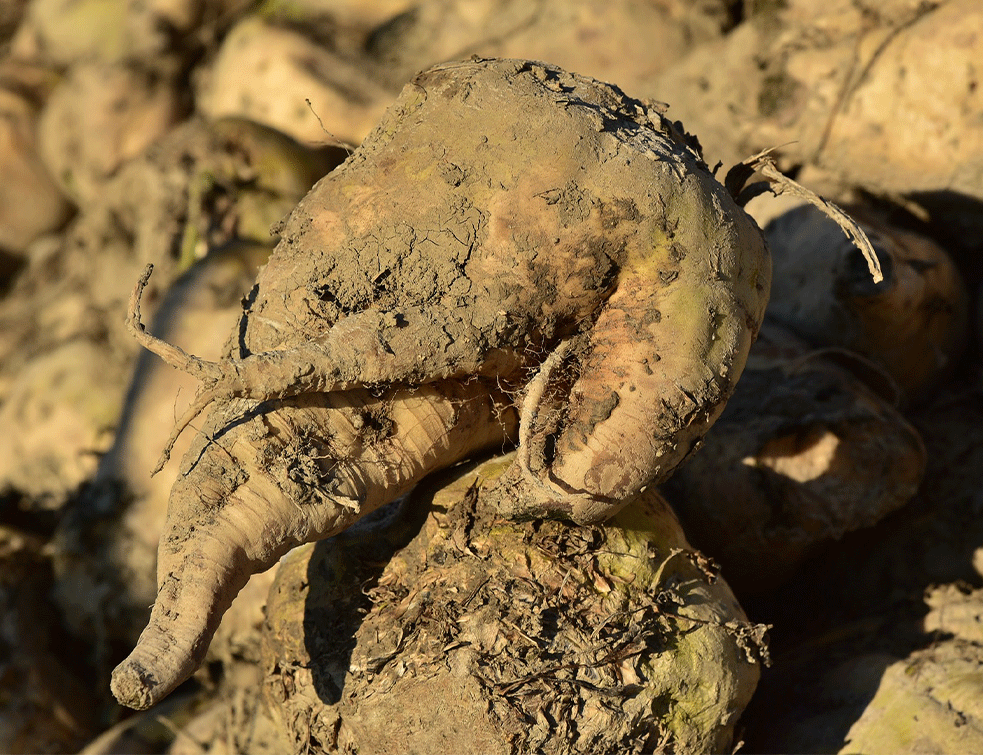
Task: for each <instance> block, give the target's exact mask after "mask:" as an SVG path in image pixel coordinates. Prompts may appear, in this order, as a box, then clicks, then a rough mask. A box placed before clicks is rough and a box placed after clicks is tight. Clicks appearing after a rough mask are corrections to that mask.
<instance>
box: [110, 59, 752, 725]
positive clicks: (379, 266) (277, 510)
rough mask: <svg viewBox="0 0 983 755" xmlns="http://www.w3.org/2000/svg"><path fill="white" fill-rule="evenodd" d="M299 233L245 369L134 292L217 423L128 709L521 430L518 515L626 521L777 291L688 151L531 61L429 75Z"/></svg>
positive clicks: (595, 91) (315, 193)
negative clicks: (270, 589)
mask: <svg viewBox="0 0 983 755" xmlns="http://www.w3.org/2000/svg"><path fill="white" fill-rule="evenodd" d="M278 233H279V235H280V237H281V242H280V244H279V246H278V247H277V249H276V251H275V252H274V254H273V256H272V257H271V258H270V262H269V264H268V265H267V266H266V268H265V269H264V270H263V272H262V273H261V274H260V276H259V279H258V281H257V285H256V288H255V289H254V292H253V295H252V296H251V297H250V300H249V303H248V308H247V311H246V312H245V314H244V315H243V318H242V320H241V322H240V324H239V326H238V328H237V329H236V331H235V333H234V336H233V340H232V341H231V344H232V348H231V350H230V353H229V354H228V356H227V358H226V359H225V360H223V361H222V362H219V363H211V362H204V361H202V360H200V359H198V358H197V357H193V356H189V355H187V354H185V353H184V352H183V351H181V350H180V349H177V348H175V347H173V346H170V345H168V344H165V343H163V342H161V341H158V340H156V339H154V338H153V337H152V336H149V335H148V334H146V333H145V332H144V331H143V326H142V325H141V324H140V321H139V293H140V287H138V289H137V291H136V293H135V297H134V300H133V303H132V307H131V318H130V321H131V323H132V324H133V330H134V332H135V333H136V335H137V336H138V338H140V339H141V341H142V342H143V343H144V344H145V345H147V346H148V348H150V349H151V350H154V351H156V352H157V353H159V354H161V356H163V357H164V358H165V359H167V360H168V361H170V362H171V363H172V364H175V365H176V366H179V367H181V368H182V369H185V370H187V371H189V372H191V373H192V374H194V375H196V376H197V377H199V378H201V379H202V380H203V381H204V388H203V390H202V392H201V394H200V395H199V397H198V398H197V399H196V401H195V402H194V403H193V405H192V407H191V409H189V411H188V413H186V414H185V416H184V417H183V418H182V419H181V420H180V421H179V422H178V425H177V429H176V432H177V433H179V432H180V431H181V429H183V428H184V427H186V426H187V424H188V423H190V422H191V421H192V420H193V419H194V417H195V416H197V414H198V413H200V412H201V411H203V410H204V409H205V408H207V407H208V406H209V405H210V404H212V403H213V402H215V404H216V407H215V409H214V410H213V411H212V413H211V415H210V417H209V419H208V420H207V421H206V423H205V435H203V436H202V437H201V439H200V440H199V442H196V443H195V444H194V447H193V448H192V450H191V451H190V452H189V455H188V456H186V457H185V461H184V464H183V473H184V475H185V476H184V477H183V479H181V480H179V481H178V483H177V484H176V486H175V488H174V490H173V492H172V495H171V502H170V512H169V514H168V520H169V527H170V529H169V531H166V532H165V534H164V536H163V538H162V544H161V551H160V558H159V564H160V567H159V570H158V583H159V586H160V590H159V593H158V600H157V603H156V607H155V609H154V613H153V617H152V619H151V623H150V625H149V626H148V628H147V630H146V631H145V633H144V635H143V636H142V637H141V640H140V643H139V644H138V646H137V648H136V650H135V651H134V653H133V654H132V655H131V657H130V658H129V659H128V660H127V661H125V662H124V663H123V664H122V665H121V666H120V667H119V668H118V669H117V671H116V674H115V678H114V690H115V691H116V693H117V695H118V696H119V697H120V699H121V700H123V701H125V702H126V703H127V704H130V705H139V706H147V705H150V704H152V703H153V702H154V701H155V700H157V699H159V698H160V697H161V696H162V695H164V694H166V693H167V692H168V691H169V690H170V689H172V688H173V686H174V685H176V684H177V683H178V682H180V681H181V680H182V679H183V678H186V677H187V675H188V674H190V673H191V672H192V671H193V670H194V668H195V667H196V665H197V664H198V663H199V662H200V659H201V657H202V656H203V654H204V650H205V648H206V647H207V643H208V639H209V637H210V636H211V632H212V631H214V627H215V625H216V623H217V615H218V614H220V613H221V611H223V610H224V608H225V607H226V606H227V605H228V603H229V601H231V598H232V596H234V594H235V592H236V591H237V590H238V589H239V588H241V586H242V585H243V584H244V582H245V580H246V579H247V577H248V575H249V573H251V572H255V571H258V570H260V569H263V568H265V567H267V566H269V565H270V564H272V563H274V562H275V560H276V559H277V558H279V556H281V555H282V554H283V553H285V552H286V551H287V550H288V549H289V548H290V547H292V546H294V545H296V544H298V543H300V542H305V541H312V540H316V539H320V538H324V537H327V536H330V535H332V534H335V533H336V532H338V531H340V530H342V529H344V528H345V527H347V526H349V525H350V524H351V523H352V522H354V521H355V520H357V519H358V518H359V517H360V516H362V515H364V514H366V513H368V512H369V511H371V510H372V509H374V508H376V507H378V506H380V505H382V504H383V503H385V502H386V501H388V500H391V499H392V498H393V497H394V496H396V495H398V494H400V493H401V492H402V491H405V490H407V489H408V488H409V487H410V486H412V485H413V484H414V483H415V482H416V481H418V480H419V479H421V478H422V477H423V476H424V475H426V474H427V473H429V472H431V471H433V470H435V469H437V468H440V467H443V466H447V465H448V464H451V463H453V462H455V461H457V460H459V459H462V458H465V457H467V456H468V455H470V454H471V453H473V452H474V451H475V450H477V449H480V448H485V447H488V446H490V445H494V444H496V443H497V444H501V443H503V442H505V441H506V440H507V439H511V438H513V437H514V430H515V419H516V412H515V408H518V415H519V418H520V423H521V426H520V429H519V441H520V448H519V454H518V456H517V457H516V462H515V463H514V464H513V465H512V467H511V468H510V469H509V470H508V472H507V473H506V474H505V475H503V477H502V478H501V480H500V482H499V484H498V486H497V488H496V490H495V491H494V492H493V494H490V495H491V497H493V498H494V499H495V500H496V501H497V502H498V504H499V506H500V507H501V510H502V511H503V512H507V513H511V514H520V515H527V516H530V515H539V514H551V515H558V516H562V517H567V518H570V519H574V520H576V521H579V522H595V521H598V520H600V519H603V518H605V517H608V516H611V515H613V514H614V513H616V512H617V511H618V510H619V509H620V508H621V507H622V506H624V505H625V504H626V503H627V502H629V501H630V500H632V499H633V498H634V497H635V496H637V495H638V494H639V493H640V492H642V491H644V490H645V489H646V488H647V487H648V486H650V485H652V484H654V483H656V482H658V481H659V480H661V479H664V478H665V477H667V476H668V475H669V474H670V473H671V472H672V470H673V469H674V468H675V467H676V466H677V465H678V464H679V463H680V462H681V461H682V460H683V459H684V458H685V457H686V456H687V455H688V454H689V453H690V452H691V451H692V449H693V448H694V447H695V446H696V444H697V443H698V442H699V440H700V438H701V437H702V436H703V434H704V433H705V432H706V430H707V429H708V428H709V427H710V425H711V424H712V423H713V421H714V420H715V419H716V417H717V416H718V415H719V413H720V411H721V410H722V408H723V405H724V403H725V401H726V400H727V398H728V397H729V396H730V394H731V392H732V391H733V389H734V386H735V384H736V381H737V379H738V377H739V375H740V373H741V370H742V369H743V366H744V362H745V359H746V357H747V352H748V348H749V347H750V344H751V341H752V340H753V338H754V335H755V333H756V331H757V328H758V326H759V325H760V322H761V318H762V316H763V311H764V307H765V303H766V299H767V292H768V288H769V283H770V262H769V259H768V256H767V251H766V249H765V245H764V242H763V239H762V236H761V233H760V230H759V229H758V228H757V226H756V225H755V224H754V222H753V221H752V220H751V219H750V218H749V217H748V216H747V215H746V214H745V213H744V212H743V210H741V209H740V208H739V207H738V206H737V204H736V203H735V202H734V200H733V199H732V197H731V195H730V194H729V193H728V191H727V189H725V188H724V187H723V186H722V185H721V184H720V183H718V182H717V181H716V180H715V179H714V177H713V175H712V174H711V173H710V171H709V170H708V169H707V167H706V165H705V164H704V163H703V161H702V159H701V157H700V156H699V153H698V151H697V150H696V149H695V148H694V147H693V146H692V145H691V140H690V139H688V138H687V137H686V136H685V135H684V134H683V133H682V132H681V131H680V130H678V129H677V128H676V127H674V126H673V125H672V124H671V123H670V122H668V121H667V120H665V119H664V118H663V117H662V115H661V114H660V113H659V112H658V111H657V110H654V109H651V108H646V107H645V106H644V105H642V104H641V103H640V102H638V101H636V100H632V99H630V98H628V97H626V96H625V95H624V94H623V93H622V92H620V91H619V90H618V89H616V88H614V87H611V86H609V85H606V84H601V83H600V82H597V81H594V80H592V79H587V78H584V77H579V76H575V75H572V74H568V73H566V72H564V71H561V70H559V69H556V68H553V67H550V66H547V65H544V64H539V63H530V62H527V61H515V60H512V61H501V60H472V61H469V62H464V63H454V64H448V65H443V66H438V67H436V68H433V69H431V70H430V71H427V72H425V73H423V74H421V75H420V76H418V77H417V78H416V79H414V80H413V82H411V83H410V84H409V85H408V86H407V87H406V89H405V90H404V92H403V94H402V95H401V96H400V98H399V100H398V101H397V102H396V104H395V105H394V106H393V108H391V110H390V111H389V112H388V114H387V116H386V117H385V118H384V119H383V120H382V122H381V123H380V124H379V126H378V127H377V128H376V130H375V131H374V132H373V133H372V134H371V135H370V136H369V138H368V139H367V140H366V142H365V143H364V144H363V145H362V147H361V148H360V149H359V150H358V151H357V152H355V153H354V154H353V155H352V156H351V158H349V160H348V161H346V163H345V164H344V165H343V166H341V167H340V168H339V169H337V170H335V171H334V172H332V173H331V174H330V175H329V176H327V177H326V178H325V179H323V180H322V181H320V182H319V183H318V184H317V185H316V186H315V187H314V189H313V190H312V191H311V192H310V193H309V194H308V195H307V197H305V198H304V199H303V200H302V201H301V202H300V204H299V205H298V207H297V208H296V209H295V211H294V212H293V214H292V215H291V216H290V218H289V219H288V220H287V221H286V223H285V224H284V225H283V226H282V227H281V228H280V229H278ZM148 275H149V273H148ZM145 282H146V277H145V278H144V279H143V283H145ZM141 285H142V284H141ZM242 399H245V400H242ZM509 399H512V401H510V400H509ZM513 404H514V405H515V406H513ZM247 412H248V415H246V413H247ZM212 438H215V439H216V442H215V443H212V442H211V439H212ZM219 438H221V441H220V442H219V440H218V439H219ZM166 453H167V452H166V449H165V456H164V459H163V460H165V461H166ZM284 455H289V456H291V458H290V459H289V460H285V459H284V458H283V457H284ZM288 461H289V463H288ZM280 462H283V463H282V464H281V463H280ZM278 474H283V475H285V476H286V477H287V478H289V479H280V478H278V477H277V476H276V475H278ZM332 507H333V508H332Z"/></svg>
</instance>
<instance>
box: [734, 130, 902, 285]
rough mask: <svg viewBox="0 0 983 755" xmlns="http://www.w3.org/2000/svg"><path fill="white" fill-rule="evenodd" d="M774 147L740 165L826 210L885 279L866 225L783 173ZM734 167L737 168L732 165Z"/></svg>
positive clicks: (877, 280)
mask: <svg viewBox="0 0 983 755" xmlns="http://www.w3.org/2000/svg"><path fill="white" fill-rule="evenodd" d="M771 152H772V149H767V150H765V151H764V152H759V153H758V154H756V155H754V156H752V157H749V158H748V159H747V160H744V161H743V162H742V163H741V164H740V166H737V167H747V168H750V169H754V170H757V171H758V172H759V173H761V175H763V176H764V177H765V178H767V179H768V182H769V184H770V189H771V191H772V192H773V193H774V194H776V195H778V194H791V195H793V196H796V197H799V198H800V199H804V200H805V201H806V202H808V203H809V204H811V205H813V206H814V207H816V208H818V209H819V211H820V212H822V213H823V214H825V215H826V216H827V217H829V218H830V220H832V221H833V222H834V223H836V224H837V225H838V226H839V227H840V228H841V229H842V230H843V233H845V234H846V236H847V238H848V239H850V241H852V242H853V243H854V244H855V245H856V247H857V249H859V250H860V251H861V252H862V253H863V255H864V259H866V260H867V268H868V269H869V270H870V276H871V278H873V280H874V283H880V282H881V281H882V280H884V273H883V271H882V270H881V263H880V261H879V260H878V259H877V252H875V251H874V247H873V245H872V244H871V243H870V239H868V238H867V234H866V233H864V231H863V229H862V228H861V227H860V226H859V225H857V223H856V222H855V221H854V220H853V219H852V218H851V217H850V216H849V215H847V214H846V213H845V212H843V210H841V209H840V208H839V207H837V206H836V205H835V204H833V203H832V202H830V201H829V200H828V199H824V198H823V197H821V196H819V195H818V194H816V193H815V192H813V191H809V189H807V188H805V187H804V186H802V185H801V184H799V183H796V182H795V181H793V180H792V179H791V178H789V177H788V176H786V175H785V174H784V173H782V172H781V171H780V170H779V169H778V166H776V165H775V160H774V158H773V157H771V154H770V153H771ZM732 170H733V169H732Z"/></svg>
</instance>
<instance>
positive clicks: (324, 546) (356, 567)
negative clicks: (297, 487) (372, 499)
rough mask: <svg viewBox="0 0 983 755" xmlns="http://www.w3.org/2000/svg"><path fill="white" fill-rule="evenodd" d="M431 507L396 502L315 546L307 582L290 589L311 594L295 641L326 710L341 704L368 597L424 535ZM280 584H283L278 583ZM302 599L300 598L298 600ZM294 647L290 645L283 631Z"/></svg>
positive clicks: (308, 567)
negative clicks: (384, 574)
mask: <svg viewBox="0 0 983 755" xmlns="http://www.w3.org/2000/svg"><path fill="white" fill-rule="evenodd" d="M426 513H427V509H426V506H413V505H412V502H407V501H396V502H394V503H391V504H389V505H388V506H385V507H383V508H381V509H379V510H378V511H376V512H373V513H372V514H369V515H368V516H367V517H365V518H364V519H362V520H360V521H359V522H357V523H356V524H355V525H354V526H352V527H351V528H349V529H348V530H346V531H344V532H342V533H341V534H339V535H336V536H335V537H332V538H329V539H328V540H322V541H320V542H318V543H316V544H315V545H314V546H313V549H312V552H311V555H310V558H309V559H308V560H307V563H306V572H305V575H304V578H303V579H302V580H299V581H298V580H292V581H290V583H289V584H287V585H286V586H287V587H288V588H291V589H295V590H300V591H303V592H304V593H306V595H305V596H304V598H303V608H302V612H299V614H300V615H302V626H301V627H294V631H295V632H296V633H295V634H294V635H293V636H294V638H295V639H296V640H297V641H301V642H302V643H303V649H302V650H301V649H300V648H297V650H298V651H300V652H299V658H305V657H306V659H307V663H309V668H310V672H311V677H312V682H313V686H314V690H315V691H316V693H317V695H318V697H319V699H320V701H321V702H322V703H323V704H325V705H333V704H335V703H338V702H339V701H340V700H341V695H342V692H343V690H344V681H345V675H346V673H347V672H348V669H349V667H350V665H351V655H352V651H353V649H354V648H355V644H356V637H355V635H356V633H357V632H358V630H359V627H360V626H361V624H362V620H363V618H364V617H365V614H366V613H367V612H368V611H369V609H370V608H371V606H372V603H371V601H370V599H369V597H368V595H367V594H366V593H367V591H368V589H369V588H371V587H372V586H374V585H375V583H376V581H377V580H378V579H379V576H380V575H381V574H382V572H383V570H384V569H385V568H386V565H387V564H388V563H389V560H390V559H391V558H392V556H393V554H395V553H396V552H397V551H398V550H400V549H401V548H403V547H404V546H405V545H406V544H407V543H409V542H410V540H412V539H413V537H414V536H415V535H416V534H417V532H419V530H420V528H421V526H422V525H423V522H424V521H425V519H426ZM278 582H281V584H282V583H283V582H282V580H280V579H278ZM298 597H299V596H298ZM278 634H279V635H280V639H282V640H284V641H285V644H287V645H289V644H290V640H289V638H286V637H284V636H283V632H282V631H281V632H278Z"/></svg>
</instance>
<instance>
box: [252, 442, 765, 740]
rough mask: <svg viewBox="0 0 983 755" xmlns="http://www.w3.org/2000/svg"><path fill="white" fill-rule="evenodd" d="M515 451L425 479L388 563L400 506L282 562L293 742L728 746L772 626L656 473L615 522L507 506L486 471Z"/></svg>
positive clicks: (271, 637)
mask: <svg viewBox="0 0 983 755" xmlns="http://www.w3.org/2000/svg"><path fill="white" fill-rule="evenodd" d="M509 462H510V457H504V458H498V459H493V460H491V461H489V462H486V463H484V464H482V465H480V466H478V467H477V468H475V467H469V468H467V469H465V470H463V471H456V472H454V473H447V474H446V475H445V476H444V478H443V481H442V482H440V483H436V482H435V483H434V484H433V485H431V486H428V488H427V489H425V490H421V491H417V492H416V493H414V494H413V495H412V496H411V500H410V502H409V504H408V505H409V508H410V509H417V510H418V508H419V507H423V506H426V505H427V504H429V514H428V515H427V519H426V522H425V523H424V524H423V527H422V529H420V530H419V532H418V533H417V534H416V535H415V537H413V539H412V540H411V541H410V543H409V544H408V545H407V546H406V547H405V548H404V549H403V550H401V551H399V552H398V553H396V555H395V556H393V557H392V558H391V560H388V563H386V560H387V558H388V555H387V549H388V552H391V551H392V549H393V548H394V547H395V545H396V543H397V542H398V540H399V538H400V536H402V537H403V538H404V540H405V537H406V536H408V535H411V534H412V530H411V529H409V528H408V525H407V522H406V521H405V518H404V520H403V521H402V524H399V523H398V522H397V523H396V524H393V523H392V522H390V523H389V526H388V529H387V528H384V527H377V528H376V529H375V530H374V531H373V530H369V529H368V528H365V529H363V530H362V531H361V532H358V533H357V534H356V533H355V532H352V531H350V532H349V533H346V534H345V535H342V536H340V537H337V538H334V539H332V540H329V541H325V542H324V543H322V544H320V545H317V546H306V547H304V548H302V549H299V550H297V551H295V553H294V554H292V555H291V556H290V557H288V559H287V560H286V561H285V562H284V564H283V565H282V566H281V569H280V572H279V574H278V575H277V581H276V583H275V584H274V586H273V588H272V589H271V592H270V598H269V602H268V609H267V617H268V618H267V623H266V627H265V633H264V640H263V664H264V667H265V669H266V670H267V677H266V682H265V684H266V690H267V694H268V697H269V699H270V700H271V703H272V705H273V706H274V707H275V708H276V709H277V711H278V714H279V717H280V719H281V721H282V722H283V724H284V726H285V728H286V730H287V732H288V734H289V736H290V737H291V739H292V740H293V742H294V746H295V750H296V751H297V752H316V751H328V752H360V753H369V752H371V753H385V752H393V753H396V752H431V753H451V752H488V753H520V752H532V751H535V752H542V753H577V752H584V753H587V752H590V753H626V752H641V751H645V752H650V751H652V750H654V749H658V748H659V747H660V746H663V747H666V748H668V749H670V750H672V751H675V752H687V753H697V752H721V751H726V750H727V748H728V747H729V745H730V740H731V737H732V734H733V726H734V724H735V722H736V720H737V717H738V716H739V715H740V712H741V710H742V709H743V707H744V705H745V704H746V703H747V701H748V700H749V699H750V695H751V693H752V691H753V689H754V686H755V684H756V682H757V678H758V675H759V668H760V667H759V664H758V659H759V657H760V655H759V654H760V653H762V652H764V651H763V644H762V632H763V627H760V626H754V625H751V624H749V623H747V621H746V618H745V616H744V614H743V612H742V611H741V609H740V607H739V606H738V605H737V603H736V601H735V600H734V598H733V595H732V594H731V592H730V590H729V588H728V587H727V586H726V584H725V583H724V582H723V581H721V580H715V579H713V577H712V576H711V575H710V574H708V572H707V571H706V563H705V562H704V561H703V559H702V556H701V555H700V554H699V553H698V552H695V551H692V550H691V549H690V548H689V546H688V544H687V543H686V540H685V538H684V537H683V534H682V531H681V529H680V528H679V524H678V522H677V521H676V519H675V517H674V515H673V514H672V513H671V511H670V509H669V508H668V506H667V505H666V504H665V502H664V501H663V500H662V499H661V497H659V496H658V494H656V493H655V492H654V491H653V492H651V493H649V494H647V495H646V496H645V497H644V498H643V499H642V500H639V501H637V502H636V503H635V504H633V506H632V507H630V508H629V509H627V510H625V511H624V512H622V513H621V514H620V515H619V516H618V517H616V518H615V519H614V520H612V522H610V523H609V524H608V525H607V526H606V527H604V528H599V527H573V526H570V525H566V524H562V523H559V522H538V523H532V522H530V523H524V524H516V523H509V522H505V521H503V520H501V519H500V518H498V517H497V516H495V515H494V514H493V513H491V512H489V511H488V510H487V508H485V506H484V504H483V503H481V501H480V498H481V494H480V492H479V488H478V487H477V485H476V483H477V484H480V485H481V486H487V485H489V484H491V483H492V482H493V481H494V479H495V478H496V477H497V476H499V475H500V474H501V473H502V471H503V470H504V469H505V468H506V466H507V465H508V464H509ZM400 528H402V531H400ZM408 530H409V531H408ZM383 564H385V565H384V566H383ZM366 580H368V584H369V585H371V587H369V589H367V590H365V594H366V595H367V596H368V599H366V598H365V597H363V595H362V594H361V591H360V586H362V587H364V586H365V585H366V582H365V581H366ZM366 610H367V613H365V614H364V616H363V613H364V612H365V611H366Z"/></svg>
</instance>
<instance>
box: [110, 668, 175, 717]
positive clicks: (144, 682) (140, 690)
mask: <svg viewBox="0 0 983 755" xmlns="http://www.w3.org/2000/svg"><path fill="white" fill-rule="evenodd" d="M110 688H111V689H112V691H113V696H114V697H115V698H116V700H117V701H118V702H119V704H120V705H125V706H126V707H127V708H133V709H134V710H146V709H147V708H150V707H151V706H152V705H153V704H154V703H156V702H157V698H159V697H162V695H155V694H154V692H155V690H157V689H158V681H157V679H156V677H155V676H154V674H153V673H152V672H150V671H148V670H147V669H145V668H144V667H143V665H142V664H140V663H138V662H136V661H131V660H129V659H127V660H125V661H123V662H122V663H121V664H120V665H119V666H117V667H116V668H115V670H114V671H113V676H112V680H111V681H110Z"/></svg>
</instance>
